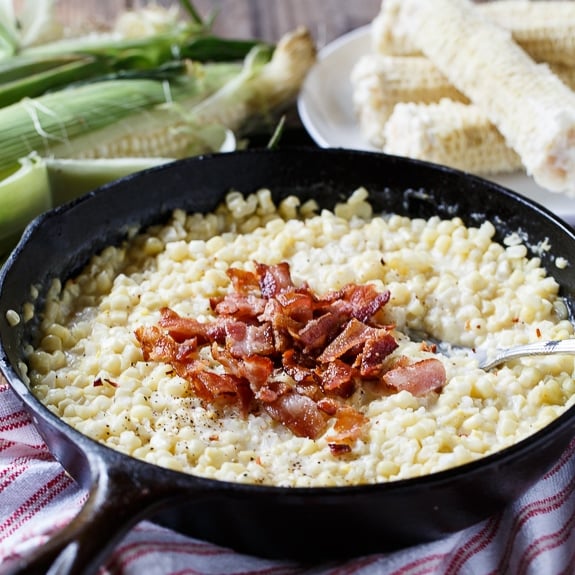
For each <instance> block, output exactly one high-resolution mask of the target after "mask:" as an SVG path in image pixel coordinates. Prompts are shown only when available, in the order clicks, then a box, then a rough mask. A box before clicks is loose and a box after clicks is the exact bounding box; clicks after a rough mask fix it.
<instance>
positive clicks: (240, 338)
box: [225, 321, 275, 357]
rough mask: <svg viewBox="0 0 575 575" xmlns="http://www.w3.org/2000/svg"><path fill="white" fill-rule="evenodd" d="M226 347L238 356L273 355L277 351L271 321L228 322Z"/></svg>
mask: <svg viewBox="0 0 575 575" xmlns="http://www.w3.org/2000/svg"><path fill="white" fill-rule="evenodd" d="M225 328H226V348H227V349H228V350H229V351H230V353H231V354H232V355H234V356H236V357H245V356H248V355H255V354H259V355H272V354H273V353H274V352H275V346H274V338H273V331H272V327H271V325H270V324H269V323H264V324H262V325H249V324H246V323H243V322H240V321H234V322H228V323H226V326H225Z"/></svg>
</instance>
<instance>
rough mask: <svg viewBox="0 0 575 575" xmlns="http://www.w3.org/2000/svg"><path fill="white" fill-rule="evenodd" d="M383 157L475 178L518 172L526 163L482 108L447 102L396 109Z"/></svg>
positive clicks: (446, 100) (411, 104)
mask: <svg viewBox="0 0 575 575" xmlns="http://www.w3.org/2000/svg"><path fill="white" fill-rule="evenodd" d="M384 139H385V144H384V145H383V151H384V152H386V153H388V154H393V155H398V156H407V157H410V158H416V159H419V160H427V161H429V162H435V163H437V164H443V165H446V166H451V167H453V168H458V169H460V170H464V171H467V172H471V173H474V174H497V173H500V172H513V171H515V170H519V169H520V168H521V167H522V165H521V159H520V158H519V156H518V155H517V154H516V153H515V152H514V151H513V150H512V149H511V148H509V147H508V146H507V144H506V143H505V139H504V138H503V136H502V135H501V134H500V133H499V131H498V130H497V128H496V127H495V126H494V125H493V124H492V123H491V122H490V121H489V119H488V118H487V117H486V116H485V114H483V113H482V112H481V111H480V110H479V109H478V108H477V106H474V105H469V104H464V103H462V102H454V101H453V100H449V99H443V100H441V101H440V102H437V103H432V104H417V103H414V102H410V103H400V104H397V105H396V106H395V108H394V110H393V113H392V114H391V116H390V117H389V119H388V121H387V123H386V124H385V129H384Z"/></svg>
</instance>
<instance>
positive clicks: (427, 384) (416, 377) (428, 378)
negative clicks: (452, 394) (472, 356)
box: [382, 358, 447, 395]
mask: <svg viewBox="0 0 575 575" xmlns="http://www.w3.org/2000/svg"><path fill="white" fill-rule="evenodd" d="M382 380H383V383H385V384H386V385H389V386H390V387H392V388H394V389H396V390H397V391H401V390H404V389H405V390H407V391H409V392H410V393H412V394H413V395H423V394H425V393H428V392H430V391H433V390H435V389H438V388H440V387H443V386H444V385H445V382H446V380H447V375H446V373H445V367H444V365H443V363H441V361H440V360H439V359H436V358H428V359H422V360H421V361H418V362H416V363H412V364H410V365H406V366H399V367H395V368H393V369H391V370H389V371H388V372H386V373H385V374H384V375H383V378H382Z"/></svg>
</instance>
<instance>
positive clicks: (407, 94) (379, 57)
mask: <svg viewBox="0 0 575 575" xmlns="http://www.w3.org/2000/svg"><path fill="white" fill-rule="evenodd" d="M550 67H551V69H552V70H553V72H555V73H556V74H557V75H558V76H559V77H560V78H561V80H563V81H564V83H565V84H567V86H569V87H570V88H571V89H573V88H574V87H575V67H572V66H566V65H563V64H552V65H550ZM351 86H352V99H353V105H354V113H355V115H356V117H357V121H358V124H359V127H360V130H361V133H362V135H363V137H364V138H365V139H366V140H367V141H368V142H369V143H370V144H371V145H373V146H375V147H376V148H382V147H383V146H384V142H385V137H384V129H385V123H386V122H387V120H388V118H389V117H390V116H391V114H392V112H393V110H394V107H395V105H396V104H398V103H401V102H416V103H420V104H425V103H427V104H429V103H433V102H439V101H440V100H441V99H442V98H448V99H450V100H454V101H457V102H469V100H468V98H467V97H466V96H464V95H463V94H462V93H461V92H460V91H459V90H457V89H456V88H455V87H454V86H453V85H452V84H451V83H450V82H449V80H448V79H447V78H446V77H445V75H444V74H443V73H441V72H440V71H439V70H438V69H437V68H436V67H435V65H434V64H433V63H432V62H431V61H430V60H429V59H428V58H426V57H424V56H387V55H385V54H376V53H370V54H365V55H364V56H362V57H361V58H360V59H359V60H358V62H357V64H356V65H355V66H354V68H353V70H352V73H351ZM473 117H475V114H470V115H469V117H468V118H467V119H466V126H470V122H471V121H472V118H473ZM483 121H484V118H482V119H481V122H482V123H483ZM450 129H456V128H455V126H451V128H450ZM463 137H465V136H463ZM498 170H499V169H497V170H496V171H498ZM487 171H489V170H487Z"/></svg>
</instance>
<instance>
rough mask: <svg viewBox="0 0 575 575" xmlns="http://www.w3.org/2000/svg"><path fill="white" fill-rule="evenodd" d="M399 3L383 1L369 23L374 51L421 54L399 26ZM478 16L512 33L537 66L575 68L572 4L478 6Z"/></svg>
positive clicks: (523, 0)
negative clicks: (540, 63)
mask: <svg viewBox="0 0 575 575" xmlns="http://www.w3.org/2000/svg"><path fill="white" fill-rule="evenodd" d="M401 4H402V0H383V2H382V6H381V10H380V12H379V14H378V15H377V16H376V17H375V19H374V20H373V23H372V30H371V32H372V45H373V48H374V51H376V52H381V53H384V54H395V55H404V56H405V55H416V54H420V50H419V47H418V46H417V43H416V42H414V41H413V39H412V37H411V33H412V32H413V28H414V27H415V26H414V25H413V23H410V22H405V21H403V23H399V21H398V14H399V11H400V9H401ZM477 10H478V12H479V13H480V14H481V15H482V16H484V17H485V18H488V19H490V20H492V21H493V22H494V23H496V24H498V25H500V26H502V27H503V28H506V29H508V30H510V31H511V33H512V35H513V39H514V40H515V41H516V42H517V43H518V44H519V45H520V46H521V47H522V48H523V49H524V50H525V51H526V52H527V53H529V55H530V56H531V57H532V58H533V59H534V60H536V61H538V62H557V63H562V64H567V65H571V66H573V65H575V2H569V1H567V2H566V1H564V0H538V1H537V0H536V1H529V0H498V1H497V2H485V3H482V4H477Z"/></svg>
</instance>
